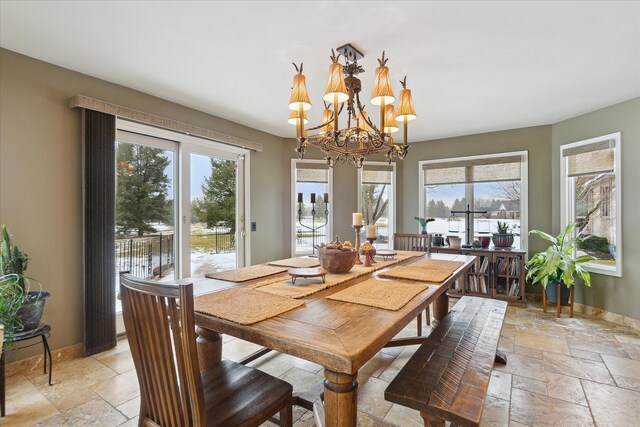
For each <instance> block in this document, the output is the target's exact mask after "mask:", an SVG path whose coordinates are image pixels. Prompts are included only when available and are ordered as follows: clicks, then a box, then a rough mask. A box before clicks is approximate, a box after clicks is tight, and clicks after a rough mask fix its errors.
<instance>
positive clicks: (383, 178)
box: [362, 164, 393, 185]
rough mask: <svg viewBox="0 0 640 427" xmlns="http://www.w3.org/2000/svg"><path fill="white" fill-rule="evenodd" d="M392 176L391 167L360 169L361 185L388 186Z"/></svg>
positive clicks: (366, 167)
mask: <svg viewBox="0 0 640 427" xmlns="http://www.w3.org/2000/svg"><path fill="white" fill-rule="evenodd" d="M392 175H393V166H388V165H366V164H365V165H364V166H363V167H362V184H389V185H391V178H392Z"/></svg>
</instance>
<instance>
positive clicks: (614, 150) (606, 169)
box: [560, 132, 622, 277]
mask: <svg viewBox="0 0 640 427" xmlns="http://www.w3.org/2000/svg"><path fill="white" fill-rule="evenodd" d="M620 143H621V137H620V133H619V132H618V133H614V134H610V135H604V136H600V137H597V138H592V139H588V140H585V141H579V142H574V143H572V144H565V145H562V146H561V147H560V157H561V165H560V173H561V179H562V182H561V185H562V187H561V199H562V225H563V227H564V226H565V225H566V224H568V223H570V222H575V223H576V233H577V235H578V236H579V237H580V238H581V239H584V240H583V242H582V243H581V244H580V245H579V247H578V250H577V254H576V255H582V254H589V255H591V256H593V257H594V258H596V259H595V260H594V261H593V262H590V263H588V264H587V269H588V270H589V271H592V272H596V273H602V274H608V275H612V276H618V277H621V276H622V229H621V224H622V222H621V218H620V211H619V209H618V207H619V206H620V197H621V191H620V182H621V181H620V179H621V178H620V177H621V175H620V162H621V160H620V158H621V157H620Z"/></svg>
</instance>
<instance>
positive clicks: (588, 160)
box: [562, 139, 615, 177]
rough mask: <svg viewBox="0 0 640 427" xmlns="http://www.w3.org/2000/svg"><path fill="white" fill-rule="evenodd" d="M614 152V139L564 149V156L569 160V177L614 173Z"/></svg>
mask: <svg viewBox="0 0 640 427" xmlns="http://www.w3.org/2000/svg"><path fill="white" fill-rule="evenodd" d="M614 150H615V140H613V139H609V140H606V141H598V142H595V143H593V144H586V145H579V146H577V147H570V148H565V149H563V150H562V156H563V157H566V158H567V176H569V177H575V176H581V175H595V174H599V173H611V172H613V168H614Z"/></svg>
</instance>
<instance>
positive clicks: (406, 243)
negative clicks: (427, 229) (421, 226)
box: [393, 233, 431, 253]
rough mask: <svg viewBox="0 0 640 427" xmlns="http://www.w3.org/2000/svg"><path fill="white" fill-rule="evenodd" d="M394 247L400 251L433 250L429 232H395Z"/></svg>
mask: <svg viewBox="0 0 640 427" xmlns="http://www.w3.org/2000/svg"><path fill="white" fill-rule="evenodd" d="M393 249H395V250H399V251H418V252H427V253H430V252H431V235H429V234H400V233H394V234H393Z"/></svg>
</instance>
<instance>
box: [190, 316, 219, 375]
mask: <svg viewBox="0 0 640 427" xmlns="http://www.w3.org/2000/svg"><path fill="white" fill-rule="evenodd" d="M196 332H197V333H198V338H197V339H196V344H197V347H198V363H199V364H200V370H204V369H208V368H211V367H213V366H215V365H217V364H219V363H220V362H222V335H220V334H219V333H218V332H215V331H212V330H209V329H206V328H202V327H200V326H198V327H197V328H196Z"/></svg>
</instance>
